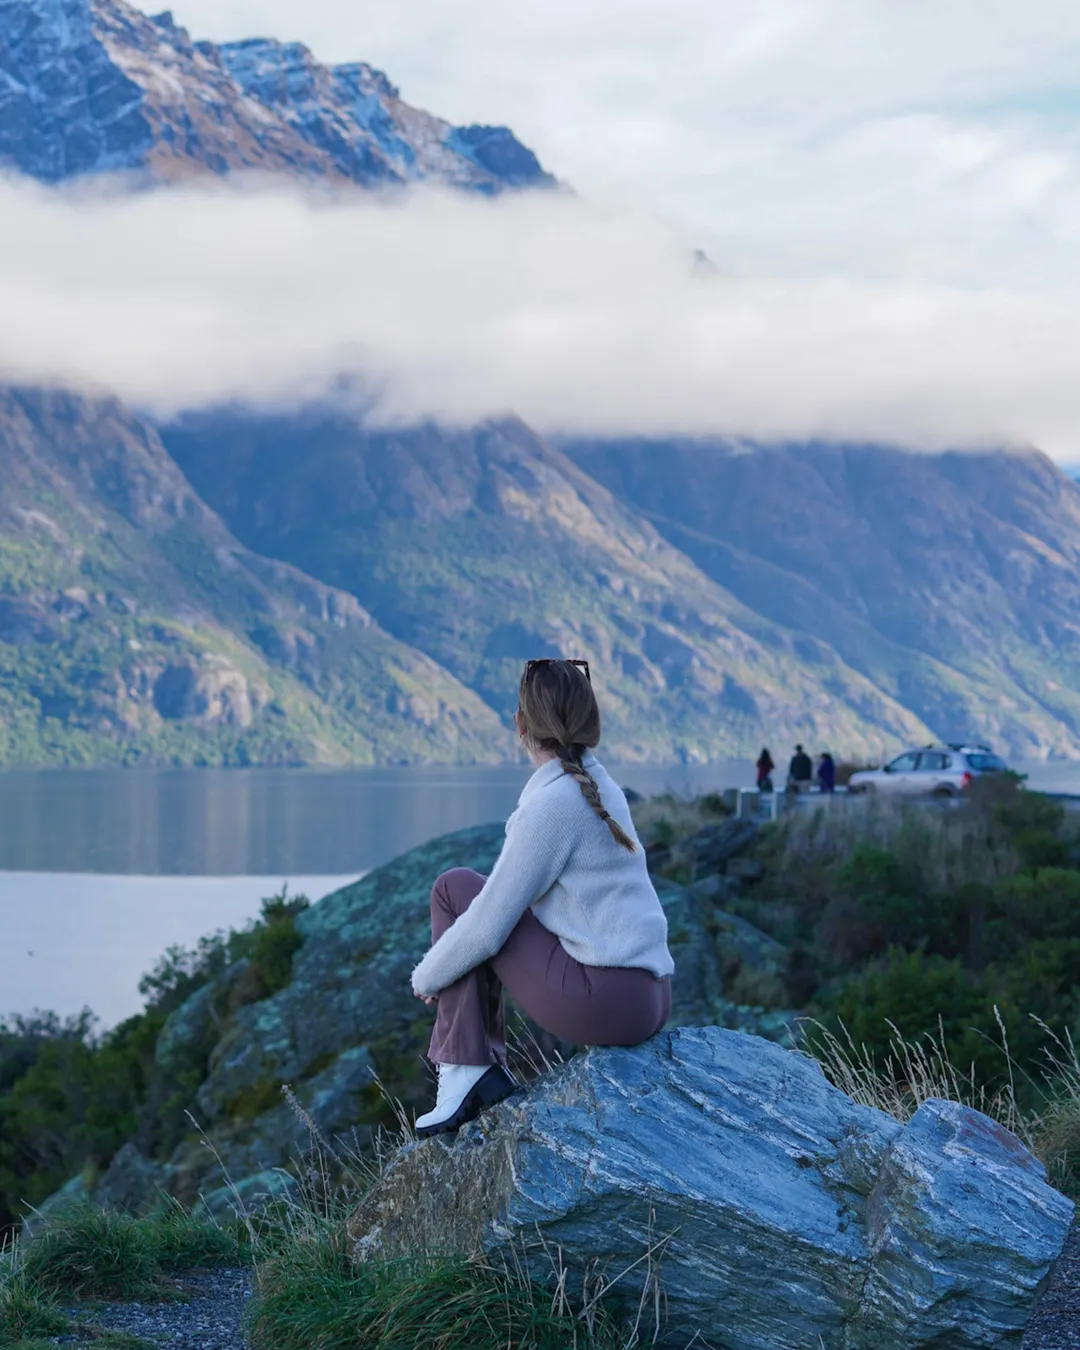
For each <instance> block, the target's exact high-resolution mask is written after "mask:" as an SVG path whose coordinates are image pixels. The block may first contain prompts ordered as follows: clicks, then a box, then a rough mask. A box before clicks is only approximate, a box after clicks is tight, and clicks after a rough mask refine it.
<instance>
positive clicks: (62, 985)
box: [0, 760, 753, 1025]
mask: <svg viewBox="0 0 1080 1350" xmlns="http://www.w3.org/2000/svg"><path fill="white" fill-rule="evenodd" d="M613 772H615V773H616V777H618V779H619V781H620V782H622V783H624V784H625V785H626V786H629V787H633V788H636V789H637V791H639V792H642V793H646V794H649V793H653V792H660V791H664V790H671V791H674V792H678V793H680V794H686V793H690V792H697V791H707V790H711V789H721V788H725V787H737V786H740V785H747V784H749V783H752V782H753V768H752V766H751V765H750V763H749V762H748V761H736V760H731V761H722V762H720V763H717V764H712V765H694V766H681V765H676V766H670V767H664V766H651V765H650V766H637V765H631V766H625V767H622V768H618V769H617V770H616V769H613ZM528 774H529V767H528V766H527V765H526V764H524V763H522V764H519V765H506V766H504V767H502V768H494V769H492V768H463V769H455V768H445V767H438V768H400V769H370V770H365V769H359V770H306V769H251V770H243V769H232V770H216V769H175V770H144V769H128V770H122V769H115V770H114V769H103V770H70V771H69V770H49V771H24V770H11V771H8V772H6V773H0V1015H3V1014H4V1013H10V1012H29V1011H31V1010H32V1009H33V1008H37V1007H43V1008H53V1009H55V1010H56V1011H57V1012H60V1013H63V1014H68V1013H74V1012H78V1011H79V1010H81V1009H82V1008H83V1007H86V1006H89V1007H91V1008H92V1009H93V1010H94V1011H95V1012H96V1013H97V1014H98V1015H99V1016H100V1017H101V1019H102V1021H103V1022H104V1023H105V1024H107V1025H111V1024H113V1023H115V1022H117V1021H119V1020H120V1019H122V1018H123V1017H126V1016H128V1015H130V1014H131V1013H133V1012H136V1011H138V1009H139V1007H140V1006H141V999H140V997H139V994H138V982H139V978H140V976H141V975H142V974H143V973H144V972H145V971H146V970H148V969H149V968H150V967H151V966H152V965H153V963H154V961H155V960H156V959H157V957H158V956H159V955H161V953H162V952H164V950H165V949H166V947H168V946H169V945H171V944H172V943H181V944H184V945H191V944H192V943H194V942H195V941H197V939H198V938H199V937H201V936H202V935H203V934H204V933H210V932H213V931H214V930H216V929H218V928H228V927H230V926H237V925H240V924H242V923H244V922H245V921H246V920H248V919H250V918H253V917H254V916H255V915H256V914H257V913H258V911H259V904H260V901H261V899H262V898H263V897H264V896H267V895H270V894H273V893H274V892H275V891H277V890H279V889H280V888H281V886H282V885H283V884H286V883H287V884H288V885H289V888H290V890H291V891H292V892H294V893H298V892H302V893H304V894H307V895H309V896H310V897H311V898H312V899H313V900H314V899H317V898H318V897H320V896H322V895H326V894H328V893H329V892H330V891H333V890H336V889H337V888H338V887H339V886H341V885H344V884H346V883H347V882H349V881H354V880H355V879H356V878H357V877H358V876H361V875H362V874H363V873H364V872H367V871H369V870H370V869H371V868H373V867H378V866H379V865H380V864H382V863H384V862H388V861H389V860H390V859H391V858H393V857H396V856H397V855H398V854H400V853H403V852H405V851H406V850H407V849H410V848H412V847H414V846H415V845H416V844H420V843H423V842H424V841H425V840H427V839H431V838H433V837H434V836H436V835H440V834H446V833H448V832H449V831H451V830H458V829H464V828H465V827H466V826H469V825H478V824H482V823H484V822H486V821H491V820H505V819H506V817H507V816H508V815H509V814H510V812H511V811H512V810H513V807H514V804H515V802H516V801H517V798H518V794H519V793H520V791H521V787H522V784H523V783H524V782H525V780H526V778H527V777H528Z"/></svg>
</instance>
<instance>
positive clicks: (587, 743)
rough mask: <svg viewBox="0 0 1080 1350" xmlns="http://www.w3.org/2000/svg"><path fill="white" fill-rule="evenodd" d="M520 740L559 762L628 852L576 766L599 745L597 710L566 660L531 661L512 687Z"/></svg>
mask: <svg viewBox="0 0 1080 1350" xmlns="http://www.w3.org/2000/svg"><path fill="white" fill-rule="evenodd" d="M518 710H519V712H520V714H521V722H522V732H521V738H522V740H523V741H524V743H525V746H526V748H527V749H529V750H532V751H536V750H547V751H550V752H552V753H554V754H556V755H558V757H559V759H560V760H561V761H562V766H563V772H564V773H568V774H569V775H570V777H571V778H573V779H574V780H575V781H576V782H577V785H578V787H579V788H580V789H581V795H582V796H583V797H584V798H585V800H586V801H587V802H588V803H589V805H590V806H591V807H592V809H593V810H594V811H595V812H596V814H597V815H598V816H599V817H600V819H601V820H602V821H603V822H604V824H605V825H606V826H607V827H608V829H609V830H610V831H611V837H612V838H613V839H614V840H615V842H616V843H617V844H620V845H621V846H622V847H623V848H625V849H626V850H627V851H628V852H629V853H633V852H635V849H636V846H635V844H634V841H633V839H631V837H630V836H629V835H628V834H627V833H626V831H625V830H624V829H623V827H622V826H621V825H620V824H619V822H618V821H617V820H616V819H615V818H614V816H612V815H611V814H610V813H609V812H608V810H607V809H606V808H605V806H604V803H603V801H602V800H601V797H600V789H599V788H598V787H597V785H596V780H595V779H594V778H593V776H592V774H591V773H590V772H589V771H588V769H586V768H585V766H584V765H583V764H582V762H581V761H582V757H583V756H584V754H585V751H586V750H590V749H592V747H593V746H595V745H599V744H600V708H599V705H598V704H597V702H596V695H595V694H594V693H593V690H592V685H591V684H590V683H589V681H588V680H587V679H586V678H585V676H584V675H583V674H582V673H581V671H580V670H579V669H578V667H577V666H574V665H571V664H570V662H569V661H537V662H530V664H529V665H527V666H526V667H525V671H524V674H523V675H522V677H521V684H520V686H519V688H518Z"/></svg>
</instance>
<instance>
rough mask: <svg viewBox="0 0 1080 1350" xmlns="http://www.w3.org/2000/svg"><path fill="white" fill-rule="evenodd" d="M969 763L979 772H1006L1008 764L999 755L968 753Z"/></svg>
mask: <svg viewBox="0 0 1080 1350" xmlns="http://www.w3.org/2000/svg"><path fill="white" fill-rule="evenodd" d="M965 758H966V759H967V762H968V765H969V767H970V768H972V769H975V770H976V771H977V772H978V773H1004V772H1005V770H1006V767H1007V765H1006V764H1005V761H1004V760H1003V759H999V758H998V757H997V755H981V754H980V755H967V756H965Z"/></svg>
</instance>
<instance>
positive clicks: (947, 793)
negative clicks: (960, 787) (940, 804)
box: [930, 787, 956, 801]
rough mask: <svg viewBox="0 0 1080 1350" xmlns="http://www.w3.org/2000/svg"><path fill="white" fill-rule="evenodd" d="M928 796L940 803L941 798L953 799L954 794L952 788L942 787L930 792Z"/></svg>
mask: <svg viewBox="0 0 1080 1350" xmlns="http://www.w3.org/2000/svg"><path fill="white" fill-rule="evenodd" d="M930 796H931V797H936V798H937V799H938V800H939V801H940V800H941V799H942V798H943V797H955V796H956V793H955V792H954V791H953V789H952V788H947V787H942V788H935V789H934V790H933V792H931V794H930Z"/></svg>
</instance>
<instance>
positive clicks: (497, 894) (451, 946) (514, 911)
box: [412, 792, 573, 997]
mask: <svg viewBox="0 0 1080 1350" xmlns="http://www.w3.org/2000/svg"><path fill="white" fill-rule="evenodd" d="M544 796H545V797H546V798H547V800H546V801H544V802H542V803H537V804H536V805H535V806H533V804H532V803H530V804H529V806H528V807H525V806H523V807H519V809H518V810H517V812H515V814H514V816H513V817H512V818H511V820H510V822H509V825H508V827H507V833H506V841H505V843H504V844H503V848H502V852H501V853H500V854H499V856H498V858H497V860H496V862H495V866H494V867H493V868H492V871H491V875H490V876H489V877H488V879H487V881H486V882H485V883H484V888H483V890H481V892H480V894H479V895H478V896H477V897H476V899H475V900H473V902H472V904H471V905H470V906H469V908H468V909H467V910H466V911H465V913H464V914H462V915H461V916H460V917H459V918H458V919H456V920H455V921H454V923H453V924H452V925H451V926H450V927H449V928H448V929H447V930H446V932H445V933H444V934H443V935H442V937H441V938H439V940H438V942H436V943H435V945H434V946H433V947H432V948H431V950H430V951H429V952H428V954H427V955H426V956H425V957H424V959H423V960H422V961H421V962H420V964H419V965H418V966H417V967H416V969H415V970H414V971H413V973H412V987H413V992H414V993H417V994H422V995H424V997H431V996H432V995H434V994H437V993H439V991H440V990H442V989H446V988H447V987H448V986H449V985H451V984H454V983H456V982H457V981H458V980H460V979H461V978H462V977H463V976H465V975H467V974H468V973H469V971H470V970H474V969H475V968H476V967H477V966H479V965H482V964H483V963H484V962H485V961H489V960H490V959H491V958H492V957H493V956H494V955H495V954H496V952H498V951H499V950H500V949H501V948H502V946H503V944H504V943H505V942H506V939H507V938H508V937H509V936H510V934H511V932H512V931H513V929H514V925H515V924H516V923H517V922H518V920H519V919H520V918H521V916H522V915H523V914H524V913H525V911H526V910H527V909H528V908H529V906H530V905H532V904H534V903H535V902H536V901H537V900H539V899H540V897H541V896H542V895H545V894H546V893H547V892H548V891H549V890H550V889H551V887H552V886H553V885H554V884H555V882H556V881H557V880H558V878H559V876H560V874H561V873H562V871H563V869H564V868H565V866H566V863H567V859H568V858H569V856H570V851H571V848H572V846H573V839H572V831H571V830H569V829H567V828H566V826H565V823H564V820H563V817H564V812H563V811H562V810H560V809H559V805H560V803H559V802H558V801H557V800H552V799H551V795H550V794H549V793H547V792H545V794H544Z"/></svg>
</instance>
